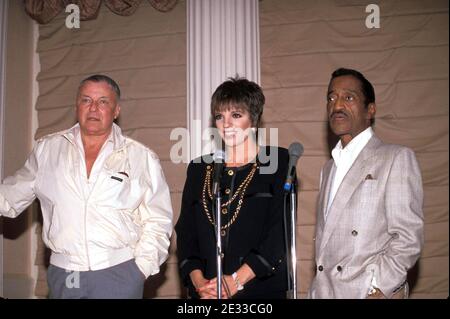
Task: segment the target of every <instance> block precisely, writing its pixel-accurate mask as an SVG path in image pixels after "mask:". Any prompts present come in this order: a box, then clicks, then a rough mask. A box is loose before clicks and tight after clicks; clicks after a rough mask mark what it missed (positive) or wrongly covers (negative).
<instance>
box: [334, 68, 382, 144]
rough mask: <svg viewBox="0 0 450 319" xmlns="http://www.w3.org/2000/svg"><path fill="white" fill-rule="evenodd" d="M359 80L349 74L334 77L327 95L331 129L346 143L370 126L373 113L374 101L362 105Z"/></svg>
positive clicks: (363, 101) (363, 99)
mask: <svg viewBox="0 0 450 319" xmlns="http://www.w3.org/2000/svg"><path fill="white" fill-rule="evenodd" d="M364 103H365V98H364V94H363V92H362V90H361V83H360V81H359V80H358V79H357V78H355V77H354V76H351V75H344V76H339V77H336V78H334V79H333V80H332V81H331V83H330V85H329V87H328V95H327V113H328V121H329V123H330V127H331V130H332V131H333V133H334V134H336V135H337V136H339V138H340V139H341V142H342V145H343V146H345V145H347V144H348V143H349V142H350V141H351V140H352V139H353V138H354V137H355V136H356V135H358V134H359V133H361V132H362V131H364V130H365V129H366V128H368V127H369V126H370V120H371V119H372V118H373V117H374V115H375V111H376V108H375V103H370V104H369V106H368V107H367V108H366V107H365V106H364Z"/></svg>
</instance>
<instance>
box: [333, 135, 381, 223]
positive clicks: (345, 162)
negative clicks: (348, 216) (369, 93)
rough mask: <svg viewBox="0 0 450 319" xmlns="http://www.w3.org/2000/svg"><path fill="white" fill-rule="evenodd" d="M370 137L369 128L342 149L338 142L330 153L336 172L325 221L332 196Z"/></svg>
mask: <svg viewBox="0 0 450 319" xmlns="http://www.w3.org/2000/svg"><path fill="white" fill-rule="evenodd" d="M372 136H373V130H372V128H371V127H370V126H369V127H368V128H367V129H365V130H364V131H362V132H361V133H359V134H358V135H356V136H355V137H354V138H353V139H352V140H351V141H350V143H348V144H347V146H345V147H344V148H343V147H342V142H341V141H339V142H338V143H337V144H336V146H335V147H334V149H333V151H331V156H333V159H334V164H335V165H336V172H335V174H334V177H333V184H332V186H331V190H330V196H329V199H328V203H327V209H326V211H325V219H326V218H327V216H328V211H329V210H330V207H331V204H332V203H333V200H334V196H335V195H336V193H337V191H338V189H339V186H340V185H341V183H342V180H343V179H344V177H345V175H346V174H347V172H348V171H349V170H350V168H351V167H352V165H353V163H354V162H355V160H356V158H357V157H358V155H359V153H360V152H361V151H362V149H363V148H364V146H366V145H367V143H368V142H369V140H370V139H371V137H372Z"/></svg>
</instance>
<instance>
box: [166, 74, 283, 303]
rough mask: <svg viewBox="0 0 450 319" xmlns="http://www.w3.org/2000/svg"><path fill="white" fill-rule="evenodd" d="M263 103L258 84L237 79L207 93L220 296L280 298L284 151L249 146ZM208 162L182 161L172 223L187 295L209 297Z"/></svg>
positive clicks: (212, 269) (212, 274) (212, 257)
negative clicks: (217, 172)
mask: <svg viewBox="0 0 450 319" xmlns="http://www.w3.org/2000/svg"><path fill="white" fill-rule="evenodd" d="M264 102H265V98H264V95H263V93H262V90H261V88H260V87H259V86H258V85H257V84H256V83H254V82H251V81H248V80H246V79H244V78H230V79H229V80H228V81H225V82H224V83H222V84H221V85H220V86H219V87H218V88H217V89H216V91H215V92H214V94H213V96H212V101H211V115H212V117H213V126H215V127H217V129H218V133H219V134H220V136H221V138H222V141H223V144H224V145H225V154H226V159H225V168H224V171H223V174H222V179H221V187H220V188H221V191H222V207H221V213H222V215H221V220H222V226H221V240H222V271H223V285H222V287H223V290H222V298H231V297H233V298H286V290H287V272H286V253H285V247H284V232H283V203H284V202H283V183H284V179H285V177H286V173H287V166H288V160H289V156H288V152H287V150H286V149H284V148H279V147H269V146H259V145H257V143H256V138H255V134H254V133H255V129H256V128H258V125H259V122H260V118H261V115H262V111H263V106H264ZM211 163H212V160H211V155H208V156H204V157H202V158H200V159H196V160H194V161H192V162H191V163H190V164H189V167H188V170H187V178H186V183H185V186H184V190H183V199H182V207H181V214H180V218H179V220H178V222H177V224H176V226H175V230H176V232H177V254H178V261H179V268H180V274H181V278H182V281H183V283H184V284H185V285H186V286H187V287H188V289H189V295H190V296H191V297H193V298H217V291H216V286H217V283H216V276H217V274H216V270H217V268H216V239H215V231H214V211H213V209H212V207H211V204H212V190H211V187H212V177H213V175H214V171H213V168H214V165H213V164H211Z"/></svg>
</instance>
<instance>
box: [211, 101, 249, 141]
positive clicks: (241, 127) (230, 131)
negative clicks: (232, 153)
mask: <svg viewBox="0 0 450 319" xmlns="http://www.w3.org/2000/svg"><path fill="white" fill-rule="evenodd" d="M214 122H215V123H216V127H217V129H218V131H219V134H220V136H221V137H222V139H223V140H224V142H225V145H226V146H228V147H236V146H239V145H242V144H243V143H246V142H247V141H248V137H249V134H250V132H251V128H252V120H251V118H250V113H249V112H248V111H246V110H245V109H243V108H236V107H234V106H231V107H229V108H223V109H222V110H217V111H216V112H215V114H214Z"/></svg>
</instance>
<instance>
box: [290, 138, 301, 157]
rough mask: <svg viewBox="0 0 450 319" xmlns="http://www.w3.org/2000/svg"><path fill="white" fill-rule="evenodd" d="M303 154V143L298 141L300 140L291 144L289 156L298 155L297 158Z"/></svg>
mask: <svg viewBox="0 0 450 319" xmlns="http://www.w3.org/2000/svg"><path fill="white" fill-rule="evenodd" d="M302 154H303V145H302V144H300V143H298V142H294V143H292V144H291V145H289V156H290V157H296V158H297V159H298V158H300V156H302Z"/></svg>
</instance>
